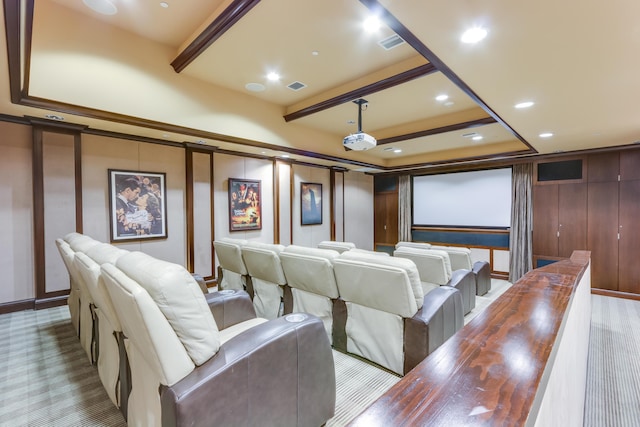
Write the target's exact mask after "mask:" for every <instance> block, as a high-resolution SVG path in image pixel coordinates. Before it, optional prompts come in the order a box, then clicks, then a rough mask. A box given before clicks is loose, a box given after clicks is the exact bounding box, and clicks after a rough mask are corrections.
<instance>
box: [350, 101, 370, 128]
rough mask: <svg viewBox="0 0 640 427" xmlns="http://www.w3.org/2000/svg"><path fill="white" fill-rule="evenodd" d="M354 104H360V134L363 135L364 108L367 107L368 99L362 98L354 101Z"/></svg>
mask: <svg viewBox="0 0 640 427" xmlns="http://www.w3.org/2000/svg"><path fill="white" fill-rule="evenodd" d="M353 103H354V104H358V133H362V106H363V105H367V104H368V102H367V100H366V99H363V98H360V99H356V100H355V101H353Z"/></svg>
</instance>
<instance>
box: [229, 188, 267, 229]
mask: <svg viewBox="0 0 640 427" xmlns="http://www.w3.org/2000/svg"><path fill="white" fill-rule="evenodd" d="M260 184H261V181H258V180H251V179H238V178H229V231H247V230H261V229H262V206H261V202H260V201H261V196H262V195H261V193H260V186H261V185H260Z"/></svg>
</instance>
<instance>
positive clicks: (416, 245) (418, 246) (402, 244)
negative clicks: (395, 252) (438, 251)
mask: <svg viewBox="0 0 640 427" xmlns="http://www.w3.org/2000/svg"><path fill="white" fill-rule="evenodd" d="M400 248H415V249H431V243H423V242H404V241H403V242H398V243H396V249H400Z"/></svg>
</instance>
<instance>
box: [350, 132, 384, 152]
mask: <svg viewBox="0 0 640 427" xmlns="http://www.w3.org/2000/svg"><path fill="white" fill-rule="evenodd" d="M342 145H344V148H346V149H348V150H355V151H364V150H368V149H370V148H374V147H375V146H376V139H375V138H374V137H372V136H371V135H368V134H366V133H364V132H358V133H352V134H351V135H349V136H345V137H344V139H343V140H342Z"/></svg>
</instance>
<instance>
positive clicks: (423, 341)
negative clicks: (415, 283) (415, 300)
mask: <svg viewBox="0 0 640 427" xmlns="http://www.w3.org/2000/svg"><path fill="white" fill-rule="evenodd" d="M463 325H464V314H463V304H462V294H461V293H460V291H458V290H457V289H455V288H452V287H450V286H440V287H439V288H437V289H434V290H433V291H431V292H429V293H428V294H427V295H425V297H424V304H423V305H422V308H421V309H420V310H418V312H417V313H416V314H415V315H414V316H413V317H411V318H405V319H404V374H405V375H406V374H407V373H408V372H409V371H410V370H412V369H413V368H415V367H416V365H418V364H419V363H420V362H421V361H422V360H424V358H425V357H427V356H428V355H429V354H431V353H432V352H433V351H434V350H435V349H436V348H438V347H440V346H441V345H442V344H443V343H444V342H445V341H446V340H448V339H449V338H451V337H452V336H453V334H455V333H456V332H457V331H459V330H460V328H462V326H463Z"/></svg>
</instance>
